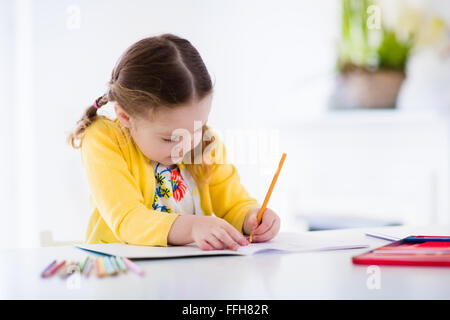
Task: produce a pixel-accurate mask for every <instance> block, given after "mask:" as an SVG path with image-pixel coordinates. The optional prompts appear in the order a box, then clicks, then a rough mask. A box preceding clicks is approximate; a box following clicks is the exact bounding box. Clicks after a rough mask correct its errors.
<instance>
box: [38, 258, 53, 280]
mask: <svg viewBox="0 0 450 320" xmlns="http://www.w3.org/2000/svg"><path fill="white" fill-rule="evenodd" d="M55 264H56V260H53V261H52V262H51V263H50V264H49V265H48V266H47V267H46V268H45V269H44V271H42V273H41V277H42V278H45V277H46V276H47V272H48V271H49V270H50V269H51V268H52V267H53V266H54V265H55Z"/></svg>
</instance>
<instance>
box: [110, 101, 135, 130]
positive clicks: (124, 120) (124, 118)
mask: <svg viewBox="0 0 450 320" xmlns="http://www.w3.org/2000/svg"><path fill="white" fill-rule="evenodd" d="M114 110H115V111H116V115H117V118H118V119H119V121H120V123H121V124H122V125H123V126H124V127H125V128H128V129H130V128H131V121H130V116H129V115H128V114H127V113H126V112H125V110H123V108H122V107H121V106H120V104H116V105H115V106H114Z"/></svg>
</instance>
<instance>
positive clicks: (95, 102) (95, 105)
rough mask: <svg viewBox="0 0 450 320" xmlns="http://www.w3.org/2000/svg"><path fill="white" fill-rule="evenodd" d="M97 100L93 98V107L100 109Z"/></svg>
mask: <svg viewBox="0 0 450 320" xmlns="http://www.w3.org/2000/svg"><path fill="white" fill-rule="evenodd" d="M97 100H98V99H95V100H94V107H95V109H100V107H101V106H99V105H98V104H97Z"/></svg>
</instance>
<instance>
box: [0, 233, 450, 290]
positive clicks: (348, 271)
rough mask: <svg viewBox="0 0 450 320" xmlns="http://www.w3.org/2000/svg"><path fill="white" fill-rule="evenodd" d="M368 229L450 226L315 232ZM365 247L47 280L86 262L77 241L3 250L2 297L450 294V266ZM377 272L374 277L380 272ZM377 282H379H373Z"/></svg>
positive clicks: (356, 236) (164, 263) (359, 237)
mask: <svg viewBox="0 0 450 320" xmlns="http://www.w3.org/2000/svg"><path fill="white" fill-rule="evenodd" d="M367 231H375V232H381V233H384V234H390V235H393V236H399V237H403V236H408V235H414V234H415V235H417V234H426V235H449V234H450V227H449V226H426V227H419V226H416V227H388V228H371V229H346V230H333V231H315V232H313V233H311V234H314V236H318V237H326V238H327V239H340V240H342V239H346V240H351V241H355V242H358V243H367V244H369V245H370V248H375V247H378V246H382V245H384V244H387V243H388V242H387V241H383V240H379V239H374V238H369V237H367V236H365V235H364V233H365V232H367ZM368 250H369V249H368V248H365V249H353V250H340V251H329V252H310V253H291V254H260V255H255V256H217V257H193V258H181V259H160V260H145V261H138V262H137V264H138V265H139V266H140V267H142V268H143V269H144V270H145V272H146V274H145V276H144V277H140V276H138V275H136V274H134V273H128V274H125V275H120V276H116V277H106V278H97V277H96V276H95V275H91V276H90V277H89V278H88V279H86V278H84V277H83V276H81V277H79V278H78V279H76V278H75V277H72V278H69V279H70V280H64V279H60V278H59V277H52V278H49V279H42V278H41V277H40V273H41V271H42V270H43V269H44V268H45V267H46V266H47V265H48V264H49V263H50V262H51V261H52V260H53V259H68V260H70V259H74V260H77V261H82V260H83V259H84V258H85V257H86V256H87V255H88V254H87V253H86V252H84V251H81V250H79V249H76V248H74V247H47V248H36V249H6V250H1V251H0V299H450V268H445V267H399V266H379V273H377V274H373V273H371V272H370V271H371V270H372V269H368V266H361V265H354V264H352V262H351V257H352V256H353V255H356V254H359V253H363V252H365V251H368ZM374 277H376V278H374ZM373 281H375V282H373Z"/></svg>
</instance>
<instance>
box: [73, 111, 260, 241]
mask: <svg viewBox="0 0 450 320" xmlns="http://www.w3.org/2000/svg"><path fill="white" fill-rule="evenodd" d="M215 138H216V141H217V146H218V148H219V147H220V148H222V149H221V150H222V154H223V159H221V160H223V162H221V163H222V164H218V165H217V168H216V169H215V170H214V171H213V174H212V178H211V181H210V182H209V183H204V182H202V181H200V182H198V181H196V183H197V189H198V191H199V195H200V205H201V208H202V210H203V213H204V215H212V214H214V215H215V216H217V217H220V218H223V219H225V220H226V221H228V222H229V223H230V224H232V225H233V226H234V227H235V228H236V229H237V230H239V231H240V232H241V233H243V231H242V227H243V222H244V218H245V215H246V214H247V213H248V211H249V210H250V209H253V208H259V207H260V205H259V203H258V202H257V201H256V200H255V199H254V198H252V197H250V196H249V194H248V193H247V191H246V190H245V188H244V187H243V186H242V184H241V183H240V178H239V175H238V172H237V171H236V168H235V166H234V165H232V164H229V163H226V152H225V146H224V145H223V143H222V142H221V141H220V140H219V139H218V138H217V135H215ZM81 160H82V163H83V167H84V169H85V171H86V177H87V181H88V184H89V188H90V192H91V193H90V197H89V199H90V203H91V206H92V207H93V212H92V214H91V217H90V219H89V223H88V228H87V233H86V239H85V241H86V242H87V243H110V242H121V243H128V244H135V245H150V246H167V245H168V243H167V237H168V234H169V231H170V228H171V226H172V224H173V222H174V221H175V219H176V218H177V217H178V216H179V215H180V214H182V213H166V212H160V211H156V210H153V208H152V204H153V199H154V193H155V176H154V172H153V167H152V166H151V164H150V159H149V158H147V157H146V156H145V155H144V154H143V153H142V152H141V151H140V149H139V148H138V146H137V145H136V144H135V142H134V141H133V139H132V137H131V136H130V135H129V133H128V131H127V130H126V129H125V128H123V127H122V125H121V124H120V122H119V120H118V119H114V120H112V119H109V118H106V117H102V118H99V119H97V120H96V121H95V122H94V123H92V124H91V125H90V126H89V127H88V128H87V129H86V131H85V134H84V136H83V139H82V141H81ZM180 166H183V163H180Z"/></svg>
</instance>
